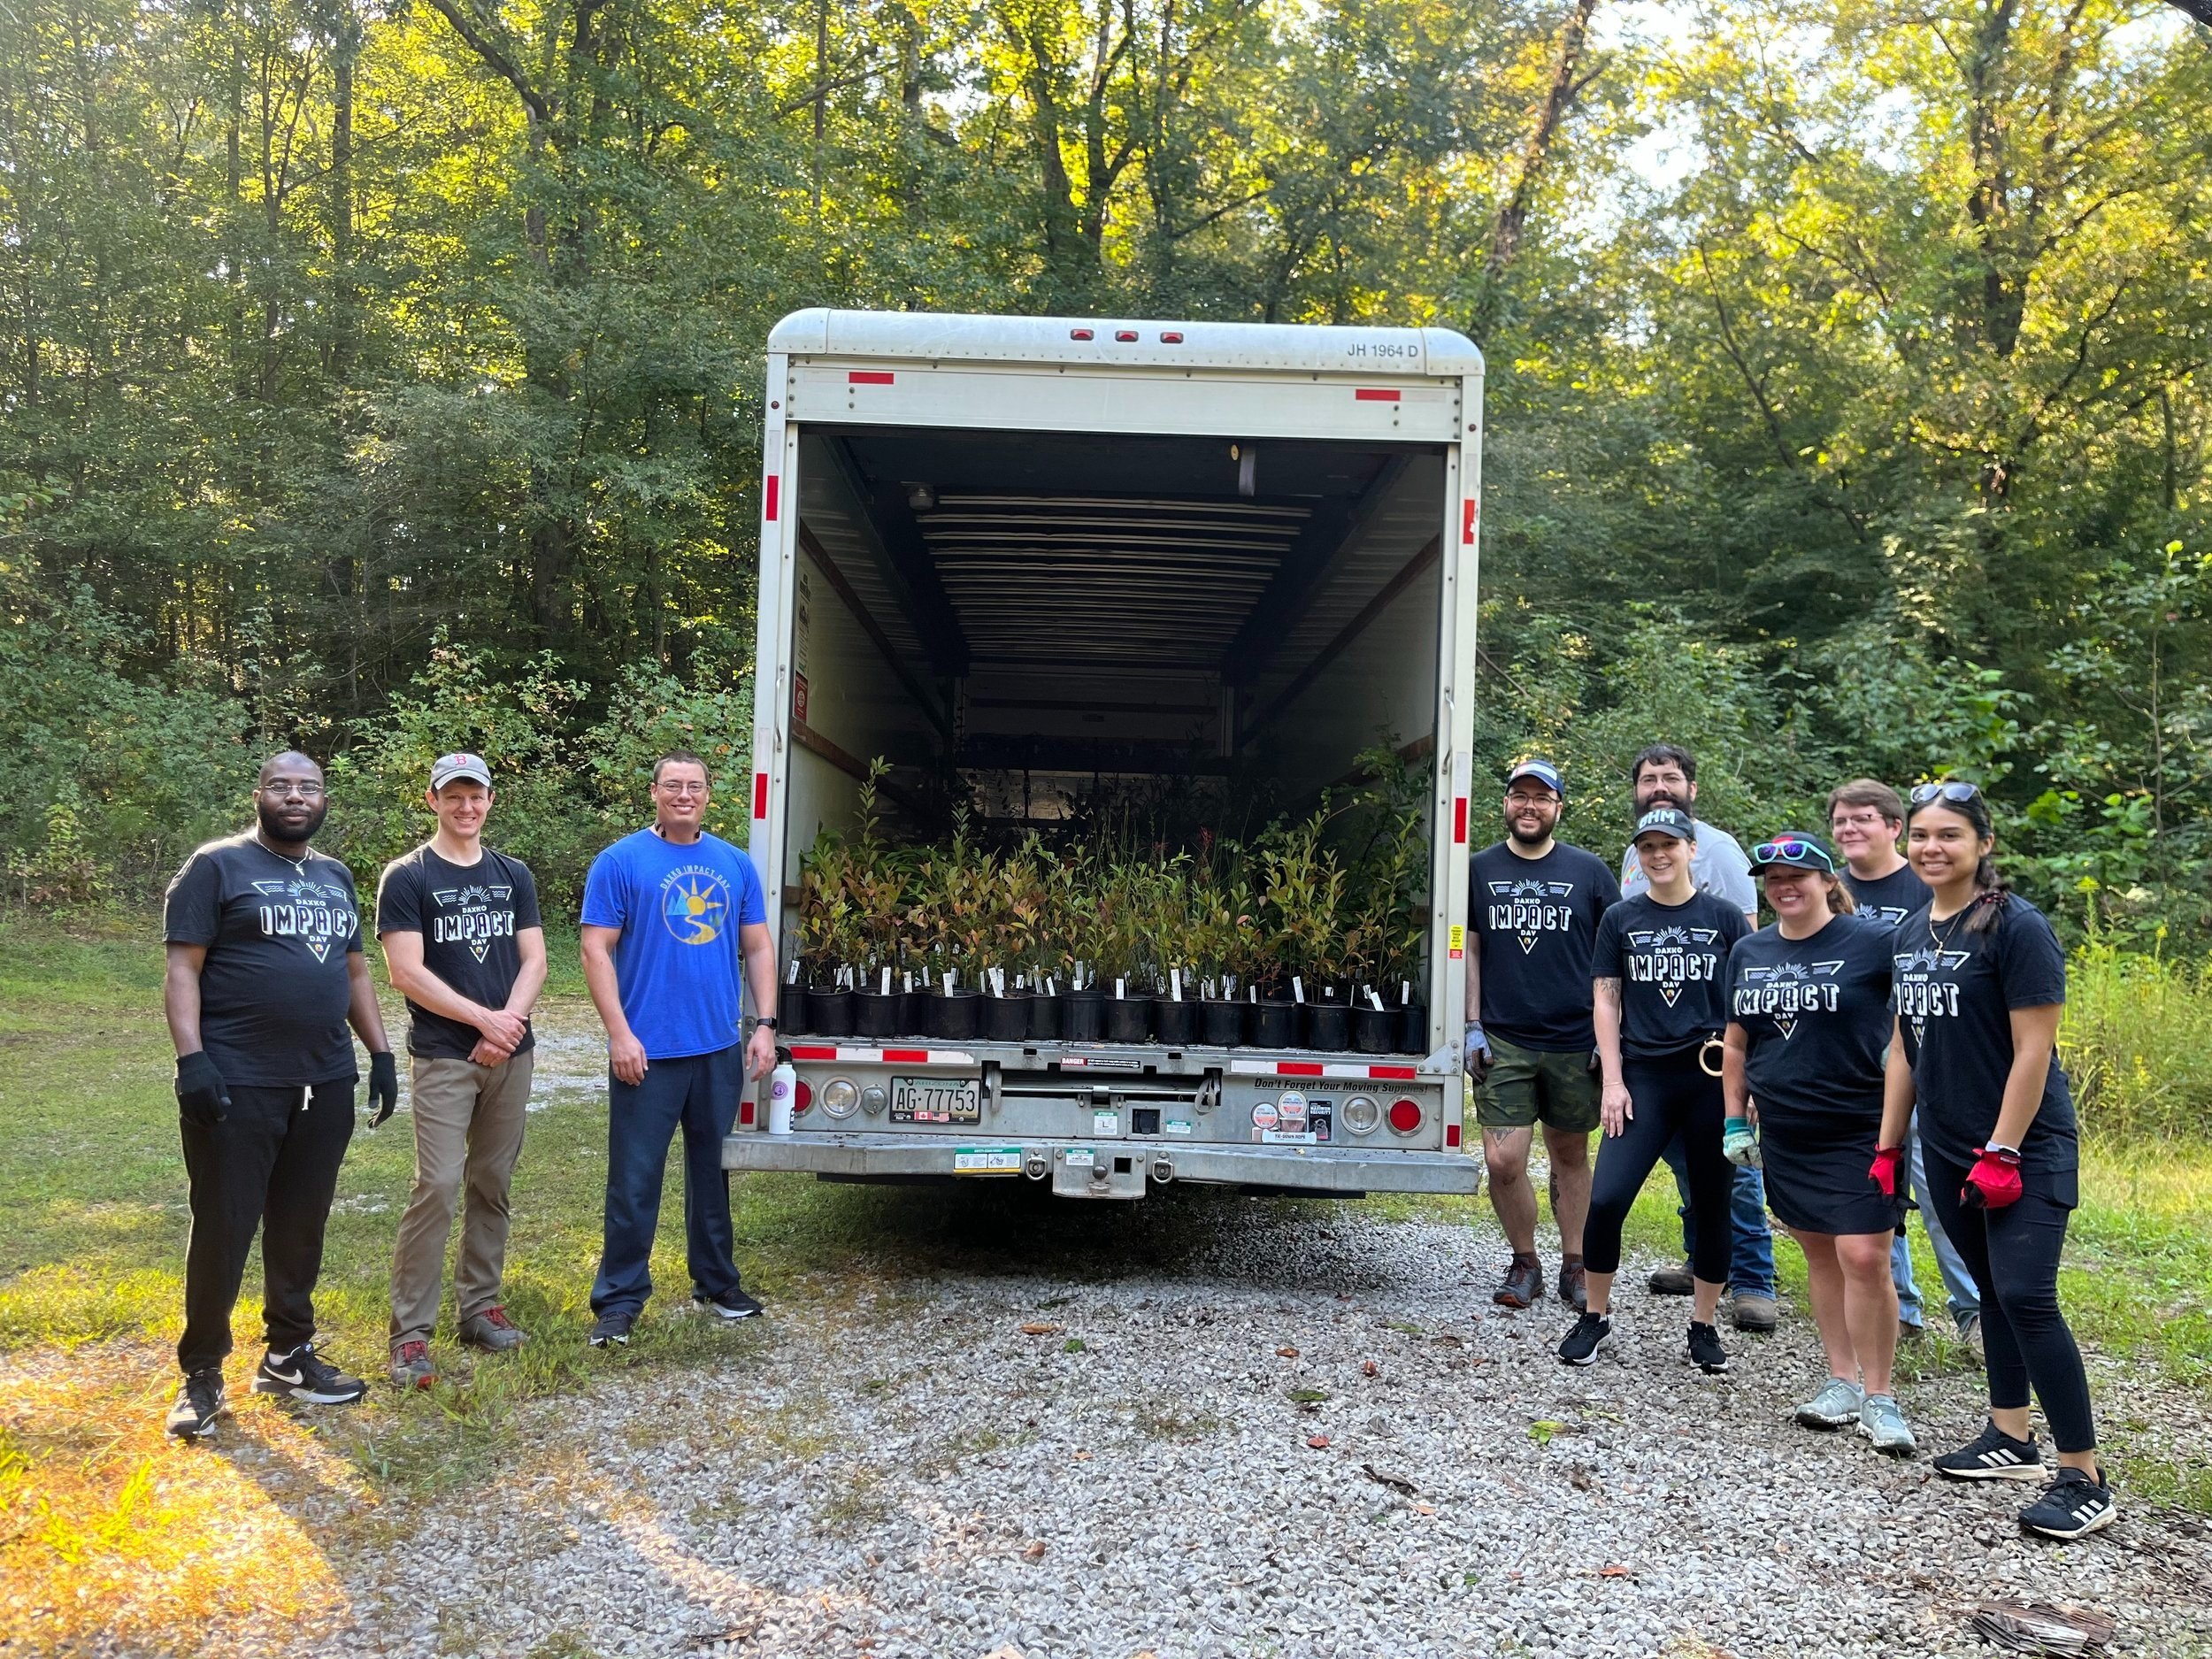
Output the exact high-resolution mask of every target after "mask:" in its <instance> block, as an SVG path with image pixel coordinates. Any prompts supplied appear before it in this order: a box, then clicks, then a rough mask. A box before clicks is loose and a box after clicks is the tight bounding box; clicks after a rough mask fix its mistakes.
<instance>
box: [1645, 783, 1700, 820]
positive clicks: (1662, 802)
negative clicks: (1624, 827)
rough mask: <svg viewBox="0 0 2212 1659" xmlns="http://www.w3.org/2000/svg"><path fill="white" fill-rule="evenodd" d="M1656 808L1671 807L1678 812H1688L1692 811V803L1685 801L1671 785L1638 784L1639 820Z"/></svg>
mask: <svg viewBox="0 0 2212 1659" xmlns="http://www.w3.org/2000/svg"><path fill="white" fill-rule="evenodd" d="M1655 806H1671V807H1672V808H1674V809H1675V810H1677V811H1678V812H1686V811H1688V810H1690V803H1688V802H1687V801H1685V800H1684V799H1683V798H1682V797H1681V796H1680V795H1677V794H1675V792H1674V790H1673V787H1671V785H1668V784H1663V783H1640V784H1638V785H1637V786H1636V816H1637V817H1638V818H1641V817H1643V815H1644V814H1645V813H1647V812H1648V811H1650V810H1651V809H1652V808H1654V807H1655Z"/></svg>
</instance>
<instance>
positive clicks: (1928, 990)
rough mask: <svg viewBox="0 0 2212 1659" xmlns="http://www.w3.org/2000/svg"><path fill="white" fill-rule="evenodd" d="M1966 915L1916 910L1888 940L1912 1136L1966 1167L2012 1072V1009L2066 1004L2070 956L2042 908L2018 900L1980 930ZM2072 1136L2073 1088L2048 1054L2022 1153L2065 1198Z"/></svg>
mask: <svg viewBox="0 0 2212 1659" xmlns="http://www.w3.org/2000/svg"><path fill="white" fill-rule="evenodd" d="M1971 915H1972V912H1971V911H1969V910H1961V911H1958V912H1956V913H1955V914H1954V915H1951V916H1947V917H1946V918H1944V919H1943V920H1942V921H1940V922H1938V921H1934V920H1932V912H1931V910H1930V909H1929V908H1928V907H1927V906H1923V907H1922V908H1921V909H1920V910H1916V911H1915V912H1914V913H1913V914H1912V915H1911V916H1909V917H1908V918H1906V919H1905V920H1904V921H1902V922H1901V923H1900V924H1899V925H1898V927H1897V932H1896V933H1895V935H1894V937H1893V940H1892V941H1891V953H1892V965H1893V971H1894V973H1895V977H1896V992H1895V999H1894V1000H1895V1006H1896V1010H1897V1021H1898V1026H1899V1030H1900V1032H1901V1034H1902V1036H1903V1038H1904V1042H1905V1057H1906V1058H1907V1059H1908V1060H1909V1061H1911V1062H1912V1070H1913V1083H1914V1087H1915V1092H1916V1094H1917V1096H1918V1109H1919V1121H1920V1135H1921V1139H1922V1140H1923V1141H1924V1142H1926V1144H1927V1145H1928V1147H1929V1148H1930V1149H1931V1150H1932V1151H1935V1152H1939V1153H1940V1154H1941V1155H1942V1156H1945V1157H1947V1158H1949V1159H1950V1160H1951V1161H1952V1162H1954V1163H1955V1164H1971V1163H1972V1162H1973V1161H1974V1159H1975V1157H1976V1156H1977V1155H1978V1153H1979V1151H1980V1149H1981V1147H1982V1145H1983V1143H1984V1142H1985V1141H1987V1140H1988V1139H1989V1137H1990V1136H1991V1134H1993V1133H1994V1132H1995V1130H1996V1127H1997V1114H1998V1111H1999V1110H2000V1109H2001V1107H2002V1105H2003V1103H2004V1094H2005V1083H2006V1080H2007V1079H2008V1078H2009V1077H2010V1075H2011V1072H2012V1059H2013V1052H2014V1051H2013V1039H2012V1014H2013V1010H2016V1009H2024V1008H2047V1007H2050V1006H2052V1005H2054V1004H2057V1003H2062V1002H2064V1001H2065V1000H2066V952H2065V949H2064V947H2062V945H2061V944H2060V943H2059V941H2058V935H2057V934H2056V933H2054V932H2053V931H2052V929H2051V924H2050V921H2049V919H2048V918H2046V917H2045V916H2044V914H2043V913H2042V912H2041V911H2040V910H2037V909H2036V908H2035V906H2034V905H2032V904H2031V903H2029V902H2027V901H2026V900H2024V899H2021V898H2017V897H2014V898H2010V899H2008V900H2007V901H2006V902H2004V903H2003V904H2001V905H2000V906H1999V907H1998V909H1997V914H1996V917H1995V918H1994V920H1993V923H1992V925H1991V926H1990V927H1989V928H1988V930H1987V931H1986V932H1984V933H1970V932H1969V931H1968V930H1967V926H1966V924H1967V922H1968V921H1969V920H1970V918H1971ZM2078 1139H2079V1136H2078V1131H2077V1128H2076V1124H2075V1117H2074V1102H2073V1094H2072V1090H2071V1089H2070V1087H2068V1084H2067V1080H2066V1073H2065V1071H2063V1070H2062V1068H2061V1067H2060V1065H2059V1063H2058V1058H2057V1056H2055V1055H2054V1056H2052V1058H2051V1060H2050V1062H2049V1064H2048V1066H2047V1069H2046V1071H2045V1072H2044V1077H2043V1094H2042V1098H2041V1100H2040V1101H2039V1102H2038V1104H2037V1107H2036V1112H2035V1116H2034V1118H2032V1120H2030V1122H2029V1125H2028V1132H2027V1133H2026V1134H2025V1135H2024V1136H2023V1137H2022V1138H2021V1143H2020V1158H2021V1162H2022V1164H2024V1166H2026V1167H2027V1168H2028V1169H2029V1170H2030V1171H2044V1172H2047V1173H2049V1174H2051V1175H2053V1176H2055V1177H2057V1178H2060V1179H2058V1181H2057V1183H2056V1187H2059V1188H2062V1192H2061V1194H2060V1195H2061V1199H2062V1202H2067V1203H2071V1202H2074V1200H2073V1197H2072V1196H2071V1194H2072V1189H2073V1180H2074V1170H2075V1167H2076V1164H2077V1163H2078V1156H2079V1155H2078Z"/></svg>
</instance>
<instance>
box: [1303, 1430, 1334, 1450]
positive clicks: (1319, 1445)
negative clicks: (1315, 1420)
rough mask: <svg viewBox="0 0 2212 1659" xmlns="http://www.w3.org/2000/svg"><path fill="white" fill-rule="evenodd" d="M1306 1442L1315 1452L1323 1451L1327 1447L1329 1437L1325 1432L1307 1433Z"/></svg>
mask: <svg viewBox="0 0 2212 1659" xmlns="http://www.w3.org/2000/svg"><path fill="white" fill-rule="evenodd" d="M1306 1444H1307V1445H1309V1446H1310V1447H1312V1448H1313V1449H1314V1450H1315V1451H1317V1452H1318V1451H1325V1450H1326V1449H1327V1448H1328V1444H1329V1437H1328V1436H1327V1435H1325V1434H1309V1435H1308V1436H1307V1437H1306Z"/></svg>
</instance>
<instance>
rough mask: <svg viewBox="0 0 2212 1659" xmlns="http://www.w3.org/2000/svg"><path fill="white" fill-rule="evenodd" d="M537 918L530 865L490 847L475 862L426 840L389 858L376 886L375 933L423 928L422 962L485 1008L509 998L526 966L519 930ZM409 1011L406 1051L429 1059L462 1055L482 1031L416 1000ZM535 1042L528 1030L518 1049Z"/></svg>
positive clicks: (536, 923)
mask: <svg viewBox="0 0 2212 1659" xmlns="http://www.w3.org/2000/svg"><path fill="white" fill-rule="evenodd" d="M540 925H541V923H540V919H539V916H538V889H537V883H536V882H535V881H534V879H532V878H531V875H530V871H529V868H528V866H526V864H523V863H522V862H521V860H519V859H517V858H510V857H508V856H506V855H505V854H503V853H499V852H495V851H493V850H492V849H490V848H488V847H487V848H485V849H483V852H482V856H480V857H479V858H478V859H477V861H476V862H475V863H474V864H454V863H452V862H451V861H450V860H449V859H447V858H444V857H442V856H440V855H439V854H438V853H437V851H436V850H435V849H434V848H432V847H431V846H430V844H429V843H427V842H426V843H425V844H424V845H422V846H420V847H418V848H417V849H415V850H414V851H413V852H411V853H409V854H407V855H406V856H404V857H403V858H396V859H394V860H393V861H392V862H391V863H390V864H388V865H386V866H385V870H384V879H383V880H382V882H381V883H380V885H379V886H378V887H377V894H376V931H377V933H378V935H379V936H382V935H384V934H386V933H419V934H421V935H422V965H423V966H424V967H425V968H426V969H427V970H429V972H431V973H432V974H434V975H435V976H436V977H437V978H438V979H442V980H443V981H444V982H445V983H446V984H448V985H449V986H451V987H453V988H454V989H455V990H456V991H458V992H459V993H460V994H461V995H463V996H465V997H467V998H468V999H469V1001H471V1002H480V1003H481V1004H483V1006H485V1007H486V1008H502V1007H504V1006H505V1005H506V1002H507V997H508V995H509V994H510V993H511V992H512V991H513V989H514V988H515V980H516V979H517V978H518V977H519V975H520V974H521V972H522V951H521V948H520V947H519V946H518V944H517V943H516V935H517V934H518V933H521V932H522V931H523V930H525V929H526V928H532V927H536V926H540ZM407 1012H408V1015H409V1021H408V1027H407V1052H408V1053H410V1054H412V1055H418V1056H422V1057H423V1058H426V1059H447V1060H465V1059H467V1058H468V1057H469V1056H470V1055H471V1054H472V1053H473V1052H474V1051H475V1048H476V1041H477V1039H478V1038H479V1037H480V1036H481V1035H482V1034H483V1033H480V1032H479V1031H478V1030H477V1029H476V1028H475V1027H474V1026H473V1025H465V1024H463V1023H462V1022H461V1021H459V1020H457V1019H448V1018H445V1017H444V1016H443V1015H442V1014H435V1013H433V1012H432V1011H431V1010H428V1009H426V1008H424V1007H421V1006H420V1005H419V1004H418V1003H416V1002H409V1003H408V1004H407ZM536 1045H537V1035H536V1033H534V1032H528V1031H526V1032H525V1033H524V1034H523V1039H522V1046H521V1047H520V1048H517V1049H516V1050H515V1052H516V1053H518V1054H526V1053H527V1052H529V1050H530V1049H532V1048H534V1047H536Z"/></svg>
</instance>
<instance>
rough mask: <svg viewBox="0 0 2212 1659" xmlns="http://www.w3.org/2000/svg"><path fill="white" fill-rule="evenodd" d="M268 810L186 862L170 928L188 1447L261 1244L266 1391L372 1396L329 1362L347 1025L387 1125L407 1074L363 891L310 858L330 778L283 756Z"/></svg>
mask: <svg viewBox="0 0 2212 1659" xmlns="http://www.w3.org/2000/svg"><path fill="white" fill-rule="evenodd" d="M253 803H254V814H255V823H254V827H253V828H252V829H250V830H248V831H246V832H245V833H243V834H240V835H233V836H231V837H229V838H228V839H227V840H224V841H210V842H209V843H208V844H207V845H206V846H204V847H202V848H200V849H198V850H197V851H196V852H195V853H194V854H193V855H192V856H190V857H189V858H188V859H186V860H185V861H184V867H183V868H182V869H180V870H179V871H178V872H177V873H176V878H175V879H173V880H172V881H171V882H170V884H169V894H168V898H167V901H166V902H165V906H164V914H163V918H162V938H163V941H164V942H165V945H166V948H167V953H168V968H167V972H166V974H165V978H164V979H163V984H162V1010H163V1012H164V1013H165V1015H166V1016H167V1017H168V1021H169V1034H170V1037H171V1039H172V1041H173V1042H174V1043H175V1045H176V1050H177V1112H178V1118H179V1132H180V1135H181V1136H182V1139H183V1142H184V1167H185V1172H186V1174H187V1176H188V1178H189V1180H190V1194H191V1207H192V1233H191V1238H190V1240H189V1242H188V1243H187V1245H186V1247H185V1259H184V1335H183V1336H182V1337H181V1338H180V1340H179V1341H178V1343H177V1363H178V1365H179V1367H180V1369H181V1370H182V1371H183V1372H184V1384H183V1386H181V1387H180V1388H179V1389H178V1391H177V1397H176V1402H175V1403H174V1404H173V1406H171V1407H170V1409H169V1418H168V1429H169V1432H170V1433H172V1434H173V1435H176V1436H177V1437H179V1438H180V1439H184V1440H192V1439H196V1438H198V1437H199V1436H201V1435H204V1434H207V1433H210V1432H212V1431H213V1430H214V1427H215V1424H216V1421H217V1419H218V1418H219V1417H221V1416H222V1415H223V1413H224V1411H225V1410H226V1409H227V1408H226V1406H225V1404H224V1401H223V1361H224V1359H225V1358H226V1357H227V1356H228V1355H229V1353H230V1348H231V1335H230V1316H231V1310H232V1309H233V1308H234V1307H235V1306H236V1304H237V1302H238V1286H239V1283H240V1281H241V1279H243V1277H244V1275H245V1271H246V1256H247V1254H248V1252H249V1251H250V1250H251V1249H252V1248H253V1241H254V1234H255V1233H257V1232H258V1233H260V1234H261V1265H262V1276H263V1280H264V1285H263V1292H262V1324H263V1325H264V1327H265V1331H266V1333H267V1338H268V1351H267V1352H266V1353H265V1355H264V1356H262V1360H261V1364H260V1366H259V1368H258V1369H257V1371H255V1373H254V1379H253V1391H254V1392H255V1393H256V1394H279V1395H281V1396H283V1397H284V1398H286V1399H288V1400H292V1401H295V1402H298V1403H300V1404H303V1405H349V1404H351V1403H352V1402H355V1401H357V1400H358V1399H360V1398H361V1396H362V1395H363V1394H365V1393H366V1392H367V1391H368V1387H367V1385H366V1384H365V1383H364V1382H362V1380H361V1379H359V1378H357V1377H349V1376H347V1375H345V1374H344V1373H343V1372H342V1371H339V1370H338V1369H337V1368H336V1367H335V1366H334V1365H332V1364H330V1363H328V1362H327V1361H326V1360H325V1359H324V1358H323V1357H322V1356H320V1355H319V1354H318V1353H316V1351H315V1306H314V1292H315V1281H316V1279H318V1278H319V1276H320V1274H321V1272H322V1263H323V1230H324V1227H325V1225H326V1223H327V1222H328V1220H329V1218H330V1204H331V1200H332V1198H333V1197H334V1195H335V1194H336V1192H337V1187H338V1165H339V1164H340V1162H341V1161H342V1159H343V1158H344V1157H345V1155H346V1146H347V1143H348V1142H349V1141H351V1140H352V1138H353V1086H354V1084H355V1082H356V1081H357V1079H358V1078H359V1076H360V1071H359V1068H358V1067H357V1065H356V1064H355V1062H354V1056H353V1038H352V1036H350V1035H349V1034H348V1033H347V1027H348V1025H351V1027H352V1028H353V1032H354V1033H356V1034H357V1035H358V1036H359V1037H360V1039H361V1041H362V1042H363V1043H364V1044H365V1045H366V1046H367V1048H368V1050H369V1101H370V1105H371V1109H372V1112H373V1116H372V1117H371V1118H370V1122H371V1123H372V1124H379V1123H381V1122H383V1121H384V1119H385V1118H388V1117H389V1116H391V1112H392V1109H393V1107H394V1106H395V1105H396V1104H397V1103H398V1099H399V1071H398V1067H397V1064H396V1062H395V1061H394V1060H393V1058H392V1045H391V1043H390V1042H389V1041H388V1040H387V1039H386V1037H385V1035H384V1020H383V1017H382V1015H380V1013H379V1012H378V1011H377V1006H376V988H375V987H374V986H373V984H372V983H371V982H370V979H369V971H368V965H367V963H366V961H365V959H364V957H363V956H362V955H361V917H360V909H359V906H358V904H357V902H356V899H355V895H354V887H353V874H352V872H350V871H349V870H348V869H347V868H346V867H345V865H343V864H341V863H339V862H338V861H337V860H336V859H335V858H326V857H324V856H322V855H321V854H319V853H318V852H315V851H314V850H313V849H311V847H310V846H309V844H308V843H309V842H310V841H312V840H313V839H314V835H315V832H316V831H317V830H319V829H320V828H321V827H322V825H323V819H324V818H325V817H326V815H327V813H328V811H329V810H330V803H329V797H328V795H326V793H325V790H324V784H323V771H322V768H321V767H320V766H318V765H317V764H315V763H314V762H313V761H312V760H311V759H309V758H308V757H306V756H305V755H303V754H301V753H300V752H299V751H298V750H296V749H287V750H285V751H284V752H283V753H282V754H280V755H274V756H272V757H270V758H269V759H268V760H267V761H266V762H265V763H264V764H263V765H262V768H261V778H260V783H259V787H257V788H256V789H255V790H254V792H253Z"/></svg>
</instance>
